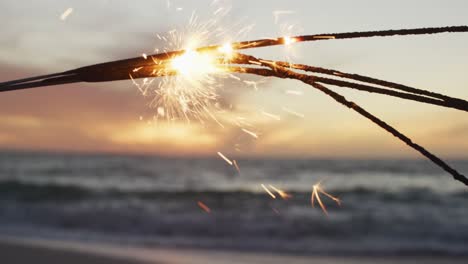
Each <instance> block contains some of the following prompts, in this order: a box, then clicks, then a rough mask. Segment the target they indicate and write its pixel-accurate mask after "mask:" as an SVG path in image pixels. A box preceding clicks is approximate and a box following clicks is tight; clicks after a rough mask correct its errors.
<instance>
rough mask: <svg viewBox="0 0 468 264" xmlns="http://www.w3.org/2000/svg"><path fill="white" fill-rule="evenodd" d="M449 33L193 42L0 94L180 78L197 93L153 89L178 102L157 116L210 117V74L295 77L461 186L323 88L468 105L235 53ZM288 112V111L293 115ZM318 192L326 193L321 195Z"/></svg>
mask: <svg viewBox="0 0 468 264" xmlns="http://www.w3.org/2000/svg"><path fill="white" fill-rule="evenodd" d="M453 32H468V26H453V27H440V28H418V29H400V30H384V31H366V32H348V33H332V34H316V35H303V36H292V37H291V36H285V37H279V38H268V39H258V40H254V41H244V42H234V43H224V44H222V45H211V46H204V47H198V45H197V43H195V44H192V46H185V47H183V49H181V50H174V51H165V52H163V53H158V54H154V55H146V56H143V57H138V58H131V59H126V60H120V61H114V62H107V63H102V64H97V65H91V66H86V67H82V68H78V69H74V70H70V71H65V72H62V73H56V74H50V75H43V76H38V77H31V78H26V79H21V80H14V81H9V82H4V83H0V92H5V91H13V90H20V89H28V88H36V87H42V86H51V85H59V84H67V83H76V82H105V81H115V80H126V79H132V80H135V79H139V78H145V79H144V80H143V84H142V85H139V88H140V90H141V91H142V92H143V94H146V93H147V92H148V87H149V84H150V83H151V82H152V80H149V79H147V78H155V77H164V78H165V77H169V76H178V77H179V78H181V79H182V80H185V81H187V82H191V83H195V84H198V88H199V89H198V90H197V85H193V86H192V87H190V90H189V91H187V88H186V87H179V86H176V89H164V88H165V86H164V83H163V85H162V86H160V87H159V89H160V90H157V89H156V91H155V92H156V94H157V97H156V99H155V100H163V101H171V100H175V101H176V102H177V103H176V104H173V105H176V107H175V109H164V108H159V107H158V115H161V116H171V113H169V112H177V111H180V112H182V114H183V115H186V114H187V112H190V111H191V109H195V110H198V111H206V112H208V113H209V111H208V110H207V106H206V104H205V103H204V102H205V101H206V100H215V99H216V93H215V92H214V91H213V89H216V80H214V79H213V76H212V75H218V74H226V73H228V76H232V75H230V73H247V74H256V75H261V76H267V77H278V78H285V79H286V78H287V79H296V80H299V81H302V82H304V83H306V84H309V85H310V86H312V87H314V88H315V89H317V90H320V91H321V92H323V93H325V94H327V95H328V96H330V97H331V98H333V99H334V100H335V101H337V102H339V103H340V104H343V105H345V106H347V107H349V108H350V109H352V110H354V111H356V112H357V113H359V114H361V115H362V116H364V117H366V118H367V119H369V120H370V121H372V122H374V123H376V124H377V125H379V126H380V127H381V128H383V129H385V130H386V131H388V132H389V133H391V134H392V135H394V136H395V137H397V138H398V139H400V140H401V141H403V142H405V143H406V144H407V145H409V146H410V147H412V148H413V149H415V150H417V151H418V152H419V153H421V154H422V155H424V156H425V157H427V158H428V159H430V160H431V161H432V162H434V163H435V164H437V165H438V166H440V167H441V168H442V169H444V170H445V171H447V172H448V173H450V174H451V175H452V176H453V177H454V178H455V179H456V180H459V181H460V182H462V183H464V184H465V185H468V179H467V178H466V177H465V176H463V175H461V174H460V173H459V172H457V171H456V170H455V169H453V168H451V167H450V166H449V165H448V164H447V163H445V162H444V161H442V160H441V159H440V158H438V157H437V156H435V155H434V154H432V153H431V152H429V151H427V150H426V149H425V148H423V147H422V146H420V145H418V144H416V143H414V142H413V141H412V140H411V139H410V138H409V137H407V136H406V135H404V134H402V133H401V132H399V131H398V130H396V129H395V128H393V127H392V126H390V125H389V124H387V123H385V122H384V121H382V120H381V119H379V118H377V117H376V116H374V115H372V114H371V113H369V112H368V111H366V110H365V109H363V108H362V107H360V106H359V105H357V104H356V103H354V102H351V101H348V100H347V99H346V98H345V97H343V96H342V95H340V94H339V93H337V92H335V91H332V90H330V89H329V88H327V85H332V86H337V87H342V88H351V89H357V90H361V91H366V92H371V93H379V94H384V95H389V96H393V97H399V98H402V99H407V100H413V101H417V102H422V103H427V104H432V105H437V106H442V107H449V108H454V109H457V110H461V111H468V101H466V100H463V99H460V98H454V97H450V96H447V95H443V94H440V93H434V92H430V91H426V90H422V89H416V88H413V87H409V86H405V85H401V84H397V83H393V82H388V81H383V80H378V79H375V78H371V77H367V76H363V75H357V74H350V73H344V72H339V71H335V70H331V69H324V68H319V67H312V66H308V65H300V64H291V63H287V62H274V61H269V60H261V59H257V58H255V57H253V56H246V55H242V54H240V53H236V51H237V50H242V49H251V48H259V47H267V46H275V45H291V44H293V43H298V42H305V41H324V40H339V39H354V38H369V37H388V36H405V35H422V34H438V33H453ZM297 71H302V72H305V73H299V72H297ZM311 73H313V74H311ZM322 75H326V76H327V77H323V76H322ZM199 80H204V82H206V83H208V84H209V85H208V87H211V88H210V89H208V90H207V89H206V87H207V86H200V85H199V84H200V81H199ZM356 81H357V82H356ZM200 98H202V99H200ZM289 112H291V113H292V111H289ZM263 114H264V115H266V116H269V117H271V118H274V119H279V117H278V116H276V115H273V114H269V113H266V112H263ZM244 132H245V131H244ZM218 155H220V156H221V157H222V158H223V159H224V160H225V161H226V162H228V163H229V164H230V165H232V164H233V163H232V161H230V160H229V159H227V158H226V157H225V156H224V155H223V154H222V153H220V152H218ZM263 187H264V186H263ZM265 188H266V187H265ZM314 190H316V191H317V192H320V191H319V190H321V189H318V188H316V189H314ZM321 193H322V194H325V193H324V192H321ZM325 195H326V194H325ZM315 198H316V199H317V201H319V199H318V197H317V196H315ZM319 203H320V202H319Z"/></svg>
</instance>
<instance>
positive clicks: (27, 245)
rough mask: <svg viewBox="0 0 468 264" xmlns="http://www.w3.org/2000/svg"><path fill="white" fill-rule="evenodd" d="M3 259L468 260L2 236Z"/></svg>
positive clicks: (294, 263)
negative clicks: (279, 252) (293, 253)
mask: <svg viewBox="0 0 468 264" xmlns="http://www.w3.org/2000/svg"><path fill="white" fill-rule="evenodd" d="M0 262H1V263H5V264H30V263H34V264H42V263H50V264H53V263H67V264H82V263H83V264H98V263H99V264H107V263H108V264H144V263H148V264H149V263H155V264H156V263H161V264H163V263H167V264H181V263H190V264H192V263H193V264H202V263H203V264H206V263H216V264H233V263H261V264H267V263H268V264H279V263H281V264H284V263H288V264H305V263H314V264H335V263H345V264H371V263H384V264H390V263H404V264H406V263H408V264H409V263H425V264H426V263H427V264H448V263H455V264H457V263H460V264H461V263H468V258H452V257H431V256H424V257H421V256H419V257H418V256H413V257H327V256H322V257H314V256H289V255H273V254H265V253H262V254H256V253H239V252H228V251H217V250H189V249H180V250H179V249H161V248H157V249H152V248H151V249H149V248H136V247H124V246H114V245H112V246H111V245H103V244H95V243H84V242H80V243H77V242H65V241H49V240H47V241H45V240H31V239H16V238H6V239H0Z"/></svg>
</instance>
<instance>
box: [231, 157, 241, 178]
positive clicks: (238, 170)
mask: <svg viewBox="0 0 468 264" xmlns="http://www.w3.org/2000/svg"><path fill="white" fill-rule="evenodd" d="M232 163H234V167H235V168H236V170H237V173H239V175H240V174H241V172H240V168H239V165H237V161H236V160H233V161H232Z"/></svg>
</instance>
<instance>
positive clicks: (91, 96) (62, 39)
mask: <svg viewBox="0 0 468 264" xmlns="http://www.w3.org/2000/svg"><path fill="white" fill-rule="evenodd" d="M212 1H213V0H208V1H203V0H199V1H193V0H185V1H176V0H170V1H166V0H140V1H125V0H112V1H111V0H80V1H78V0H68V1H63V0H60V1H59V0H42V1H16V0H2V1H1V2H0V21H1V24H2V25H3V26H2V34H1V35H0V81H7V80H10V79H15V78H22V77H28V76H33V75H39V74H46V73H53V72H57V71H63V70H68V69H72V68H76V67H80V66H84V65H88V64H94V63H98V62H104V61H110V60H115V59H122V58H128V57H134V56H140V55H141V54H142V53H148V54H151V53H152V52H153V51H154V49H155V48H163V47H161V46H162V45H163V44H162V43H161V41H159V40H158V38H157V37H156V34H162V35H163V34H165V33H166V32H168V31H170V30H172V29H174V28H182V27H184V26H185V25H186V24H187V23H188V20H189V18H190V16H191V14H192V12H193V11H194V10H196V14H197V15H198V17H199V19H200V21H203V20H206V19H209V18H210V17H212V13H213V12H214V11H215V10H216V7H215V6H212V5H210V4H211V3H212ZM216 2H217V3H216V6H218V5H222V6H225V7H228V6H231V8H232V9H231V12H230V13H229V15H228V16H226V17H225V19H223V20H222V21H221V24H222V26H224V27H233V28H239V29H240V28H242V27H243V26H248V25H253V27H252V30H251V31H249V32H248V33H246V34H245V35H244V36H243V39H238V40H246V39H257V38H262V37H277V36H282V35H284V34H285V33H286V32H284V28H285V26H284V25H294V27H292V29H291V31H292V32H288V33H291V34H314V33H329V32H333V33H334V32H346V31H362V30H380V29H397V28H415V27H431V26H452V25H468V18H467V16H466V14H467V12H468V2H467V1H465V0H452V1H443V0H440V1H436V0H414V1H405V0H393V1H371V0H354V1H341V0H340V1H338V0H331V1H315V0H308V1H298V0H297V1H296V0H288V1H279V0H268V1H267V0H264V1H240V0H239V1H237V0H236V1H235V0H233V1H222V0H221V1H216ZM70 7H71V8H73V12H72V13H71V14H70V15H69V16H68V17H67V18H66V20H61V19H60V16H61V14H62V13H63V12H64V11H65V10H66V9H67V8H70ZM275 11H287V12H284V14H283V15H281V16H280V17H278V18H277V20H276V21H275V16H274V13H275ZM286 27H287V26H286ZM244 38H245V39H244ZM467 43H468V33H458V34H441V35H434V36H412V37H395V38H378V39H362V40H336V41H323V42H316V43H301V44H297V45H294V46H293V47H290V48H288V49H287V50H286V49H285V48H284V47H272V48H263V49H259V50H252V51H249V53H251V54H254V55H258V56H261V57H263V58H271V59H284V58H285V57H286V56H287V57H289V58H290V59H291V60H292V61H295V62H298V63H306V64H313V65H316V66H322V67H329V68H334V69H338V70H342V71H347V72H352V73H361V74H364V75H370V76H374V77H378V78H381V79H386V80H391V81H395V82H399V83H404V84H408V85H412V86H415V87H419V88H423V89H427V90H432V91H439V92H442V93H445V94H448V95H451V96H455V97H460V98H464V99H468V74H467V73H466V70H467V69H468V45H467ZM241 77H242V78H247V79H248V80H254V79H255V78H253V77H252V76H247V77H243V76H241ZM255 80H258V79H255ZM287 90H297V91H301V92H303V94H302V95H291V94H287V93H286V91H287ZM335 90H336V91H339V92H343V94H345V95H346V96H347V97H348V98H349V99H352V100H353V101H355V102H357V103H359V104H361V105H362V106H363V107H364V108H366V109H368V110H369V111H371V112H372V113H374V114H376V115H377V116H379V117H381V118H382V119H384V120H386V121H387V122H388V123H390V124H392V125H394V126H395V127H397V128H398V129H400V131H402V132H405V133H406V134H407V135H408V136H410V137H411V138H412V139H414V141H416V142H418V143H420V144H421V145H423V146H426V147H427V148H429V149H430V150H432V151H433V152H434V153H437V154H440V155H441V156H443V157H447V158H468V115H467V114H466V113H465V112H461V111H456V110H449V109H442V108H438V107H435V106H430V105H422V104H416V103H413V102H405V101H402V100H400V99H395V98H386V97H384V96H381V95H374V94H366V93H362V92H361V93H357V92H352V91H345V90H343V88H336V89H335ZM220 94H221V95H222V96H223V98H222V100H223V101H227V102H229V103H230V104H233V105H234V106H235V107H234V110H232V112H228V113H225V114H224V116H222V117H220V119H221V120H224V119H227V118H228V117H229V116H238V115H239V116H240V115H242V116H243V117H246V118H247V119H248V120H250V122H252V123H253V124H254V128H253V130H254V131H255V132H256V133H258V134H259V138H258V139H254V138H252V137H251V136H249V135H247V134H246V133H244V132H242V131H240V129H239V128H238V127H236V126H231V125H226V126H225V127H224V128H223V127H221V126H219V125H217V124H216V123H215V122H214V121H210V120H207V121H206V122H205V124H201V123H200V122H190V123H187V122H186V121H176V122H170V123H165V122H158V123H157V124H155V123H151V124H149V121H150V120H151V119H152V116H153V115H154V112H155V109H150V108H149V107H148V104H149V100H148V99H147V98H144V97H142V96H141V95H140V94H139V92H138V89H137V88H136V87H135V86H133V85H132V83H131V82H130V81H121V82H113V83H101V84H93V83H80V84H72V85H65V86H56V87H48V88H44V89H36V90H24V91H17V92H8V93H3V94H0V149H15V150H16V149H19V150H52V151H80V152H81V151H85V152H115V153H154V154H160V155H170V156H172V155H177V156H181V155H182V156H184V155H197V156H199V155H206V156H213V155H216V152H218V151H222V152H223V153H227V154H228V155H232V156H288V157H299V156H300V157H304V156H305V157H332V158H333V157H348V158H380V157H418V156H417V154H416V153H414V151H413V150H411V149H409V148H407V147H406V146H405V145H404V144H403V143H401V142H399V141H398V140H396V139H395V138H393V137H392V136H391V135H389V134H388V133H386V132H385V131H383V130H382V129H380V128H379V127H377V126H376V125H374V124H372V123H370V122H369V121H367V120H366V119H364V118H362V117H361V116H359V115H358V114H356V113H354V112H352V111H350V110H349V109H347V108H345V107H343V106H341V105H338V104H337V103H336V102H335V101H333V100H331V99H330V98H328V97H326V96H325V95H323V94H321V93H319V92H317V91H315V90H313V89H311V88H310V87H308V86H305V85H303V84H301V83H299V82H296V81H291V80H289V81H284V80H270V79H268V80H265V81H264V83H263V84H261V85H259V89H258V91H255V90H254V89H252V88H251V87H246V86H245V85H241V84H236V82H235V81H227V82H226V84H225V88H224V90H223V91H220ZM284 107H286V108H288V109H293V110H294V111H296V112H299V113H302V114H304V116H305V117H304V118H299V117H296V116H293V115H290V114H288V113H286V112H285V111H283V110H282V109H283V108H284ZM261 111H266V112H269V113H274V114H277V115H279V116H280V117H281V120H279V121H278V120H275V119H272V118H268V117H266V116H265V115H262V114H260V113H261ZM236 148H237V150H236Z"/></svg>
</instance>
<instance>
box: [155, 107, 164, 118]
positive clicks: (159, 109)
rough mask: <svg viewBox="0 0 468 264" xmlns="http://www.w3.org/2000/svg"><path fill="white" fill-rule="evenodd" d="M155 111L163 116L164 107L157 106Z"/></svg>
mask: <svg viewBox="0 0 468 264" xmlns="http://www.w3.org/2000/svg"><path fill="white" fill-rule="evenodd" d="M157 112H158V115H160V116H165V111H164V107H162V106H160V107H158V109H157Z"/></svg>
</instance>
